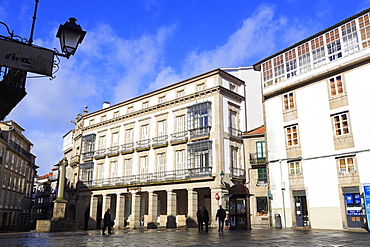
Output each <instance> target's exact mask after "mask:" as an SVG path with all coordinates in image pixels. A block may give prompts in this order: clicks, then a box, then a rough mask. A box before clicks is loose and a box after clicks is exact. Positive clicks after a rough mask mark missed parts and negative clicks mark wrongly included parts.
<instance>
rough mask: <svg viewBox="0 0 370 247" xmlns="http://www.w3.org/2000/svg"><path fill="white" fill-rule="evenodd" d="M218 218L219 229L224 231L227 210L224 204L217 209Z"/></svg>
mask: <svg viewBox="0 0 370 247" xmlns="http://www.w3.org/2000/svg"><path fill="white" fill-rule="evenodd" d="M217 218H218V231H221V232H223V231H224V223H225V218H226V211H225V209H223V208H222V205H220V208H219V209H218V210H217V213H216V220H217Z"/></svg>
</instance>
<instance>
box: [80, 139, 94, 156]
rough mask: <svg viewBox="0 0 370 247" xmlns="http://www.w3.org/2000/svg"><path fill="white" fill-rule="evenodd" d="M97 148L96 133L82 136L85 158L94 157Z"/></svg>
mask: <svg viewBox="0 0 370 247" xmlns="http://www.w3.org/2000/svg"><path fill="white" fill-rule="evenodd" d="M94 150H95V134H90V135H86V136H83V137H82V154H83V158H84V157H85V158H89V157H92V155H93V154H94Z"/></svg>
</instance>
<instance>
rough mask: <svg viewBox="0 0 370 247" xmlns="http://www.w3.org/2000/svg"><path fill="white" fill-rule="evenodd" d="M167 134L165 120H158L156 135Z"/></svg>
mask: <svg viewBox="0 0 370 247" xmlns="http://www.w3.org/2000/svg"><path fill="white" fill-rule="evenodd" d="M165 135H167V124H166V120H163V121H159V122H158V130H157V136H158V137H160V136H165Z"/></svg>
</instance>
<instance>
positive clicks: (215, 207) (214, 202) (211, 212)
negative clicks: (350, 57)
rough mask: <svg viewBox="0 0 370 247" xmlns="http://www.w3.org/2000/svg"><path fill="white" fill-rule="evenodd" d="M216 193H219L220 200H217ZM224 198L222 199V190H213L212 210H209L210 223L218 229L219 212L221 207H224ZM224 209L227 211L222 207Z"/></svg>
mask: <svg viewBox="0 0 370 247" xmlns="http://www.w3.org/2000/svg"><path fill="white" fill-rule="evenodd" d="M216 193H218V195H219V197H220V199H219V200H216V198H215V196H216ZM222 202H223V200H222V198H221V189H220V188H211V208H210V209H208V211H209V221H210V222H211V226H212V227H216V226H217V225H218V223H217V221H216V220H215V219H216V214H217V210H218V209H219V206H220V205H222ZM222 207H223V208H224V209H225V205H222Z"/></svg>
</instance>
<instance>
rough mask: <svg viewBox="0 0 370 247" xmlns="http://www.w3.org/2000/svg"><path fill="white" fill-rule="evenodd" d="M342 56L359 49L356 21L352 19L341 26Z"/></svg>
mask: <svg viewBox="0 0 370 247" xmlns="http://www.w3.org/2000/svg"><path fill="white" fill-rule="evenodd" d="M341 29H342V40H343V52H344V56H347V55H350V54H353V53H355V52H356V51H358V50H359V49H360V47H359V44H358V37H357V30H356V22H355V21H352V22H350V23H347V24H345V25H343V26H342V27H341Z"/></svg>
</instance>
